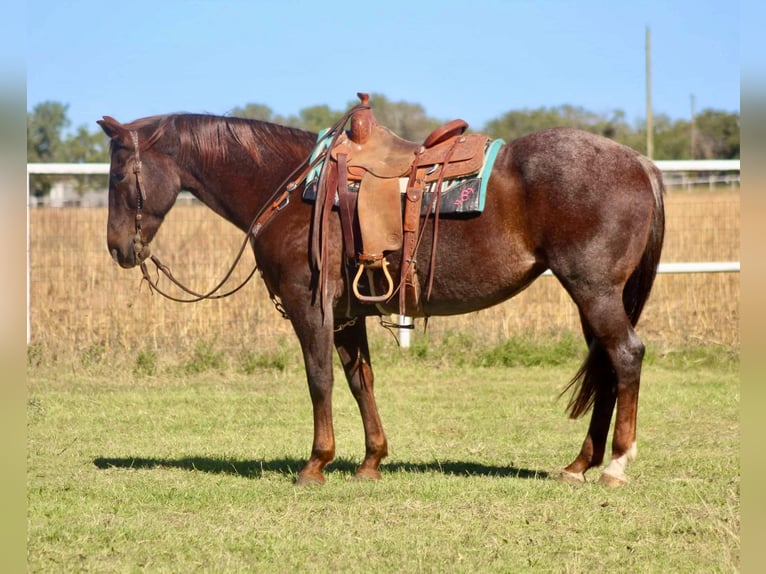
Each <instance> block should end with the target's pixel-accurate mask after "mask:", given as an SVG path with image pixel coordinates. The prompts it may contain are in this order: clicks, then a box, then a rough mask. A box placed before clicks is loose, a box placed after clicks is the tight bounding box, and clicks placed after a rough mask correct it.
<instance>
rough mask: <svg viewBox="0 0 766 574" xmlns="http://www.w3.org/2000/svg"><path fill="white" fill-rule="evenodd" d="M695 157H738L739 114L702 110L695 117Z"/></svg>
mask: <svg viewBox="0 0 766 574" xmlns="http://www.w3.org/2000/svg"><path fill="white" fill-rule="evenodd" d="M694 120H695V124H696V137H695V146H694V157H695V158H703V159H707V158H720V159H734V158H738V157H739V151H740V147H739V145H740V144H739V137H740V135H739V114H732V113H727V112H722V111H718V110H712V109H706V110H703V111H702V112H701V113H700V114H699V115H697V116H696V117H695V118H694Z"/></svg>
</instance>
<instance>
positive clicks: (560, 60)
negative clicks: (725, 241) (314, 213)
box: [26, 0, 740, 131]
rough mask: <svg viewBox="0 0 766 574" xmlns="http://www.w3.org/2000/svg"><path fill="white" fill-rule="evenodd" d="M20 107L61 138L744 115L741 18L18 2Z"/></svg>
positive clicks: (454, 5)
mask: <svg viewBox="0 0 766 574" xmlns="http://www.w3.org/2000/svg"><path fill="white" fill-rule="evenodd" d="M26 23H27V37H26V53H27V59H26V85H27V111H32V110H33V108H34V107H35V105H37V104H39V103H41V102H45V101H55V102H60V103H63V104H66V105H68V117H69V119H70V120H71V128H72V129H73V128H76V127H79V126H81V125H85V126H86V127H88V129H89V130H91V131H95V130H96V129H98V126H97V125H96V123H95V122H96V120H98V119H100V118H101V116H103V115H110V116H113V117H115V118H117V119H118V120H119V121H122V122H128V121H131V120H134V119H137V118H140V117H144V116H150V115H155V114H162V113H171V112H199V113H213V114H226V113H229V112H230V111H231V110H232V109H234V108H236V107H243V106H245V105H247V104H248V103H254V104H262V105H266V106H268V107H269V108H271V110H272V111H273V112H274V114H278V115H282V116H289V115H297V114H298V113H299V111H300V110H301V109H303V108H306V107H310V106H315V105H323V104H326V105H328V106H330V108H332V109H335V110H345V109H347V108H348V107H349V105H350V104H351V103H352V102H353V101H355V100H356V95H355V94H356V93H357V92H359V91H364V92H370V93H379V94H383V95H385V96H386V97H387V98H388V99H389V100H392V101H406V102H410V103H418V104H420V105H422V106H423V108H424V109H425V111H426V113H427V115H428V116H430V117H434V118H437V119H440V120H444V121H447V120H450V119H453V118H457V117H461V118H463V119H465V120H466V121H468V123H469V124H470V125H471V127H472V128H473V129H475V130H480V129H481V128H482V127H483V126H484V125H485V123H486V122H487V121H489V120H492V119H494V118H497V117H500V116H502V115H503V114H504V113H506V112H509V111H512V110H522V109H536V108H540V107H554V106H560V105H564V104H569V105H573V106H579V107H582V108H584V109H586V110H588V111H591V112H594V113H599V114H605V115H609V114H611V112H613V111H614V110H622V111H623V112H625V118H626V120H627V121H628V122H630V123H631V124H633V125H635V124H636V123H637V122H640V121H642V120H643V118H645V116H646V56H645V55H646V51H645V49H646V30H647V28H649V29H650V33H651V70H652V75H651V86H652V90H651V97H652V109H653V112H654V114H655V115H657V114H664V115H667V116H669V117H670V118H671V119H673V120H676V119H689V118H690V116H691V106H692V97H693V99H694V108H695V110H696V112H700V111H701V110H704V109H710V108H712V109H716V110H720V111H725V112H737V113H738V112H739V111H740V14H739V6H738V4H737V3H732V2H724V1H721V0H719V1H713V0H673V1H671V2H667V1H655V0H648V1H643V2H624V1H615V0H613V1H607V0H599V1H597V0H578V1H574V0H570V1H564V0H559V1H556V0H534V1H526V0H505V1H502V0H473V1H466V0H460V1H459V0H439V1H431V0H423V1H420V2H417V1H416V0H387V1H385V2H384V1H369V0H368V1H367V2H364V1H360V0H356V1H354V2H351V1H345V0H343V1H341V0H338V1H333V0H325V1H318V0H281V1H265V0H218V1H215V0H153V1H147V0H131V1H129V2H128V1H119V2H115V1H112V2H104V1H103V0H98V1H94V0H74V1H73V2H62V1H61V0H29V1H28V2H27V6H26Z"/></svg>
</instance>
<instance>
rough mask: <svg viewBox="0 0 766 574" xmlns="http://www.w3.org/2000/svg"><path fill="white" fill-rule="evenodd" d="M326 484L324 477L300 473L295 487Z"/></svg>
mask: <svg viewBox="0 0 766 574" xmlns="http://www.w3.org/2000/svg"><path fill="white" fill-rule="evenodd" d="M323 484H324V475H322V474H321V473H319V474H310V473H306V474H303V473H299V474H298V478H296V479H295V486H322V485H323Z"/></svg>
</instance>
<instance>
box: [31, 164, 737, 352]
mask: <svg viewBox="0 0 766 574" xmlns="http://www.w3.org/2000/svg"><path fill="white" fill-rule="evenodd" d="M654 163H655V164H656V165H657V167H658V168H660V170H661V171H662V172H663V174H664V175H665V177H666V179H668V180H673V181H674V182H675V183H676V184H681V185H686V184H689V183H690V182H692V181H694V180H692V179H690V178H688V176H687V174H702V173H707V174H711V173H714V174H730V175H726V176H720V175H717V176H716V177H715V181H716V182H725V183H732V182H735V181H736V182H738V181H739V173H740V160H738V159H737V160H671V161H662V160H658V161H655V162H654ZM108 174H109V164H108V163H28V164H27V343H29V342H30V334H31V324H30V312H29V304H30V277H29V269H30V266H29V206H30V205H31V197H30V194H29V176H30V175H108ZM679 175H680V176H681V178H679V177H678V176H679ZM684 178H686V179H684ZM705 181H706V182H709V181H712V180H710V179H706V180H705ZM695 182H696V183H698V181H695ZM739 271H740V263H739V261H697V262H694V261H692V262H682V263H660V265H659V268H658V270H657V272H658V273H732V272H734V273H737V272H739ZM546 274H550V271H546ZM409 321H410V319H409V318H408V317H401V318H400V322H401V324H403V325H406V324H408V323H409ZM400 343H401V345H402V346H403V347H406V346H408V344H409V330H408V329H401V330H400Z"/></svg>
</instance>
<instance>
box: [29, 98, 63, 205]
mask: <svg viewBox="0 0 766 574" xmlns="http://www.w3.org/2000/svg"><path fill="white" fill-rule="evenodd" d="M68 108H69V106H68V105H65V104H62V103H59V102H51V101H48V102H42V103H40V104H37V105H36V106H35V107H34V109H33V110H32V113H31V114H30V113H28V112H27V161H28V162H56V161H62V160H63V149H62V140H61V133H62V130H63V129H64V128H66V127H68V126H69V118H67V115H66V114H67V110H68ZM56 179H57V178H56V177H55V176H50V175H35V176H32V177H30V179H29V188H30V192H31V193H32V194H33V195H36V196H38V197H39V196H43V195H47V194H48V193H50V190H51V187H52V186H53V183H54V181H56ZM58 179H60V178H58Z"/></svg>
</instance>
